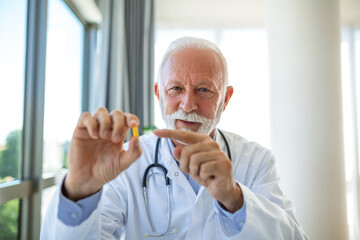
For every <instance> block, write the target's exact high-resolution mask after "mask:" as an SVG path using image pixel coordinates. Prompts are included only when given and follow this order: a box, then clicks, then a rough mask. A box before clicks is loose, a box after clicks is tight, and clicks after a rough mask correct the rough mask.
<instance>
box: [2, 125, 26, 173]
mask: <svg viewBox="0 0 360 240" xmlns="http://www.w3.org/2000/svg"><path fill="white" fill-rule="evenodd" d="M21 133H22V131H21V130H14V131H12V132H10V133H9V135H8V136H7V138H6V147H5V149H4V150H2V151H1V152H0V179H3V178H5V177H12V178H17V177H18V176H19V174H18V171H19V163H20V153H21Z"/></svg>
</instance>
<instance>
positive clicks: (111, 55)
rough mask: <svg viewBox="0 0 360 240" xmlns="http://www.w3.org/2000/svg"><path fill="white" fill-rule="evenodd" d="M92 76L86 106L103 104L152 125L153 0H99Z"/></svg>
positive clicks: (143, 124) (93, 106) (142, 123)
mask: <svg viewBox="0 0 360 240" xmlns="http://www.w3.org/2000/svg"><path fill="white" fill-rule="evenodd" d="M97 3H98V6H99V8H100V10H101V13H102V22H101V24H100V26H99V32H98V45H97V51H98V54H97V59H96V67H95V69H94V71H95V73H94V75H95V79H94V83H93V84H92V89H91V94H90V110H91V111H94V110H95V109H96V108H97V107H100V106H104V107H106V108H108V109H109V111H112V110H114V109H120V110H121V111H124V112H130V113H133V114H135V115H137V116H138V117H139V119H140V122H141V124H140V129H139V130H140V132H142V127H150V126H152V125H154V109H153V101H154V100H153V99H154V97H153V96H154V93H153V82H154V79H153V78H154V70H153V69H154V67H153V66H154V0H99V1H98V2H97Z"/></svg>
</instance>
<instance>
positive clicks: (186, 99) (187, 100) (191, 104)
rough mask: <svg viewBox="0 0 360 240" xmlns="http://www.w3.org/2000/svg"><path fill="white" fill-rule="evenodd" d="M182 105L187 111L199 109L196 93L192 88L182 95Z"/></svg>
mask: <svg viewBox="0 0 360 240" xmlns="http://www.w3.org/2000/svg"><path fill="white" fill-rule="evenodd" d="M180 107H181V108H182V110H184V111H185V112H187V113H190V112H192V111H196V110H197V109H198V105H197V102H196V94H195V93H194V92H193V91H191V90H188V91H186V92H185V93H184V94H183V96H182V99H181V103H180Z"/></svg>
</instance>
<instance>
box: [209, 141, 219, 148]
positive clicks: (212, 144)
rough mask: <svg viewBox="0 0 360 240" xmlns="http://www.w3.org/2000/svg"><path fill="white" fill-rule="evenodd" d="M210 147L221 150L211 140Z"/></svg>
mask: <svg viewBox="0 0 360 240" xmlns="http://www.w3.org/2000/svg"><path fill="white" fill-rule="evenodd" d="M210 146H211V147H212V148H215V149H220V147H219V144H218V143H217V142H215V141H213V140H211V142H210Z"/></svg>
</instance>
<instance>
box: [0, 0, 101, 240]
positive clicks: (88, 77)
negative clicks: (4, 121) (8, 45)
mask: <svg viewBox="0 0 360 240" xmlns="http://www.w3.org/2000/svg"><path fill="white" fill-rule="evenodd" d="M90 1H92V0H90ZM64 2H65V3H66V5H67V6H68V7H69V9H70V10H71V11H72V12H73V13H74V16H75V17H76V18H78V19H79V20H80V23H81V24H82V25H83V27H84V37H83V49H82V51H83V56H82V57H83V69H82V72H83V74H82V75H83V77H82V89H81V91H82V92H81V95H82V96H81V97H82V98H81V99H82V107H81V110H82V111H88V108H89V86H90V83H91V82H92V77H93V73H92V69H93V66H94V56H95V47H96V31H97V27H98V25H97V23H92V22H86V21H85V20H84V19H85V18H83V17H82V15H81V12H80V11H78V9H77V8H76V6H74V5H73V4H72V2H71V1H70V0H64ZM26 3H27V16H26V19H27V23H26V35H25V36H26V39H25V45H26V46H25V49H26V50H25V74H24V83H25V84H24V112H23V116H24V117H23V131H22V149H21V170H20V172H21V176H20V179H16V180H14V181H11V182H8V183H3V184H1V185H0V205H3V204H5V203H6V202H8V201H10V200H13V199H20V208H19V209H20V210H19V229H18V231H19V235H18V236H19V239H24V240H25V239H26V240H27V239H40V228H41V195H42V191H43V190H45V189H47V188H49V187H52V186H55V185H58V184H59V183H60V181H61V180H62V179H63V176H64V175H65V174H66V170H64V169H62V170H60V171H58V172H56V173H52V174H46V175H44V176H43V173H42V170H43V166H42V165H43V128H44V97H45V66H46V43H47V39H46V38H47V11H48V0H35V1H32V0H27V1H26Z"/></svg>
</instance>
